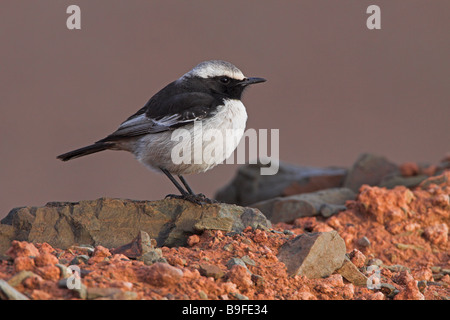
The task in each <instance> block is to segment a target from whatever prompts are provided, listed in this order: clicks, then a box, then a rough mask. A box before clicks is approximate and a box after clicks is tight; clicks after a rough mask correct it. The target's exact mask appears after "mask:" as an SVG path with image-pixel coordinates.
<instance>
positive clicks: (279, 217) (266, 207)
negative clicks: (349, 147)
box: [251, 188, 356, 223]
mask: <svg viewBox="0 0 450 320" xmlns="http://www.w3.org/2000/svg"><path fill="white" fill-rule="evenodd" d="M355 198H356V194H355V193H354V192H353V191H352V190H350V189H348V188H331V189H326V190H321V191H317V192H313V193H303V194H299V195H293V196H289V197H276V198H273V199H269V200H266V201H262V202H258V203H255V204H252V205H251V206H252V207H253V208H257V209H259V210H261V212H262V213H263V214H264V215H265V216H266V217H267V218H268V219H269V220H270V221H271V222H272V223H278V222H287V223H289V222H292V221H294V220H295V219H297V218H301V217H310V216H317V215H322V216H324V217H330V216H331V215H333V214H335V213H337V212H339V211H342V210H345V209H346V207H345V203H346V201H347V200H355Z"/></svg>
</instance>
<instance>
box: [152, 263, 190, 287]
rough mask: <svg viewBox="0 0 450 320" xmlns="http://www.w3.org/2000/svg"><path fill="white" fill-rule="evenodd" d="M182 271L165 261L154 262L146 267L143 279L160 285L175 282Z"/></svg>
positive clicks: (181, 274) (181, 275)
mask: <svg viewBox="0 0 450 320" xmlns="http://www.w3.org/2000/svg"><path fill="white" fill-rule="evenodd" d="M181 277H183V271H181V270H180V269H178V268H176V267H172V266H171V265H169V264H167V263H161V262H156V263H154V264H152V265H151V266H149V267H148V269H147V273H146V277H145V280H146V282H148V283H150V284H151V285H154V286H157V287H162V286H165V285H171V284H174V283H177V281H178V280H179V279H180V278H181Z"/></svg>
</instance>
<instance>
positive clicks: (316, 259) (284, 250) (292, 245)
mask: <svg viewBox="0 0 450 320" xmlns="http://www.w3.org/2000/svg"><path fill="white" fill-rule="evenodd" d="M345 252H346V248H345V242H344V240H343V239H342V238H341V236H340V235H339V234H338V233H337V232H336V231H334V230H333V231H330V232H315V233H305V234H301V235H299V236H297V237H295V238H294V239H292V240H290V241H288V242H286V243H285V244H284V245H282V246H281V248H280V250H279V251H278V255H277V257H278V259H279V260H280V261H282V262H283V263H284V264H285V265H286V268H287V272H288V273H289V274H290V275H302V276H306V277H307V278H310V279H317V278H324V277H328V276H329V275H331V274H332V273H333V272H334V271H335V270H336V269H339V268H341V267H342V264H343V263H344V259H345Z"/></svg>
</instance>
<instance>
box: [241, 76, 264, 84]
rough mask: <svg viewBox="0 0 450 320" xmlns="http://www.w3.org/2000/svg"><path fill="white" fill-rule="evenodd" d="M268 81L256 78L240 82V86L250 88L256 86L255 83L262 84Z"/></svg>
mask: <svg viewBox="0 0 450 320" xmlns="http://www.w3.org/2000/svg"><path fill="white" fill-rule="evenodd" d="M266 81H267V80H266V79H264V78H256V77H251V78H245V79H244V80H242V81H240V82H239V84H240V85H241V86H248V85H250V84H255V83H260V82H266Z"/></svg>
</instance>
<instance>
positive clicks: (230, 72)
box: [182, 60, 245, 80]
mask: <svg viewBox="0 0 450 320" xmlns="http://www.w3.org/2000/svg"><path fill="white" fill-rule="evenodd" d="M220 76H226V77H229V78H231V79H236V80H243V79H245V76H244V74H243V73H242V71H241V70H239V69H238V68H237V67H236V66H235V65H233V64H231V63H229V62H226V61H222V60H209V61H203V62H201V63H199V64H198V65H197V66H196V67H194V69H192V70H191V71H189V72H188V73H186V74H185V75H183V77H182V78H185V77H200V78H205V79H206V78H214V77H220Z"/></svg>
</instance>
